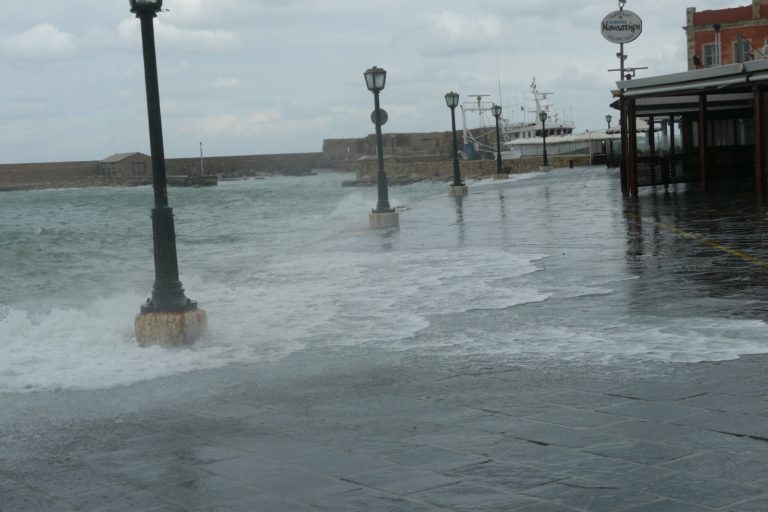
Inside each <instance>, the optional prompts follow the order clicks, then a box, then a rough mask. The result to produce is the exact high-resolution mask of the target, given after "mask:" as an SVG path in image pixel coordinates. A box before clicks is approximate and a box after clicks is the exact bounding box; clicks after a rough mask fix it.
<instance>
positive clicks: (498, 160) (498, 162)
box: [491, 105, 502, 174]
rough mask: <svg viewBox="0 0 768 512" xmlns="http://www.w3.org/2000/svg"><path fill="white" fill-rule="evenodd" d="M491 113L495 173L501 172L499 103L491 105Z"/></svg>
mask: <svg viewBox="0 0 768 512" xmlns="http://www.w3.org/2000/svg"><path fill="white" fill-rule="evenodd" d="M491 113H492V114H493V117H495V118H496V174H502V170H501V132H500V130H499V118H500V117H501V105H494V106H493V107H491Z"/></svg>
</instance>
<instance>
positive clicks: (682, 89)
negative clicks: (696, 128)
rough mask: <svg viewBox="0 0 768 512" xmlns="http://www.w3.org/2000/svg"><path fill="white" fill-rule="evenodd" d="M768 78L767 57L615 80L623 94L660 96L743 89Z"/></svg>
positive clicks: (716, 92)
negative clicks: (667, 73) (738, 62)
mask: <svg viewBox="0 0 768 512" xmlns="http://www.w3.org/2000/svg"><path fill="white" fill-rule="evenodd" d="M766 80H768V60H756V61H750V62H744V63H740V64H729V65H727V66H717V67H713V68H703V69H695V70H692V71H685V72H683V73H673V74H670V75H659V76H652V77H647V78H637V79H633V80H622V81H620V82H616V85H617V86H618V87H619V89H621V90H623V91H624V96H626V97H637V98H640V97H656V98H658V97H660V96H680V95H685V94H689V95H690V94H699V93H702V92H706V93H711V94H718V93H720V92H733V90H739V89H741V90H744V89H746V88H748V87H749V85H750V84H755V83H758V82H763V81H766Z"/></svg>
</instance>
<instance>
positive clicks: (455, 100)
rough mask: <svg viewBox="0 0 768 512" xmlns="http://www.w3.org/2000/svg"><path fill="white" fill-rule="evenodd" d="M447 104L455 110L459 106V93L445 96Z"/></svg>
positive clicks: (450, 93)
mask: <svg viewBox="0 0 768 512" xmlns="http://www.w3.org/2000/svg"><path fill="white" fill-rule="evenodd" d="M445 104H446V105H448V108H450V109H454V108H456V107H458V106H459V93H457V92H453V91H451V92H449V93H448V94H446V95H445Z"/></svg>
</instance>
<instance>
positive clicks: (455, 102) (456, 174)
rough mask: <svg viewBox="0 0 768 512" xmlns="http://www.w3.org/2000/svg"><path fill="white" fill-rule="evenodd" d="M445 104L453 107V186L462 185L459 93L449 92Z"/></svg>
mask: <svg viewBox="0 0 768 512" xmlns="http://www.w3.org/2000/svg"><path fill="white" fill-rule="evenodd" d="M445 104H446V105H448V108H450V109H451V134H452V137H453V184H452V185H451V186H453V187H462V186H464V183H463V182H462V181H461V171H460V170H459V147H458V146H457V145H456V107H458V106H459V94H458V93H456V92H453V91H451V92H449V93H448V94H446V95H445Z"/></svg>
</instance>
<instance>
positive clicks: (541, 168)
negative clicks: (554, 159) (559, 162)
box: [539, 165, 552, 172]
mask: <svg viewBox="0 0 768 512" xmlns="http://www.w3.org/2000/svg"><path fill="white" fill-rule="evenodd" d="M551 170H552V167H550V166H549V165H540V166H539V171H541V172H549V171H551Z"/></svg>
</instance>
